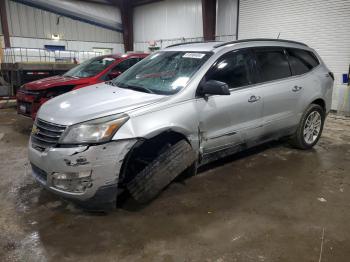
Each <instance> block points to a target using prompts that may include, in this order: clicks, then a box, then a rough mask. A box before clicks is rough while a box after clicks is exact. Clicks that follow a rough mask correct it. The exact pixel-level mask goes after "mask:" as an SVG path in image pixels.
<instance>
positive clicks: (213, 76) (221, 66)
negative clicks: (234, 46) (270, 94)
mask: <svg viewBox="0 0 350 262" xmlns="http://www.w3.org/2000/svg"><path fill="white" fill-rule="evenodd" d="M252 70H253V59H252V57H251V56H250V54H249V53H248V52H245V51H236V52H232V53H229V54H225V55H224V56H223V57H221V58H220V59H219V60H218V61H217V63H216V64H215V66H214V68H212V69H211V70H210V71H209V72H208V74H207V76H206V81H209V80H217V81H221V82H224V83H226V84H228V86H229V87H230V88H237V87H241V86H245V85H250V84H252V83H254V79H253V78H254V76H253V71H252Z"/></svg>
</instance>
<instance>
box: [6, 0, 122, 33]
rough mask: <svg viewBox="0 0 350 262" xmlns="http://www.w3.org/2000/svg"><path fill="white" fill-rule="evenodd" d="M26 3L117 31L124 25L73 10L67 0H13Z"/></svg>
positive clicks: (120, 30)
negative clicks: (64, 0) (65, 0)
mask: <svg viewBox="0 0 350 262" xmlns="http://www.w3.org/2000/svg"><path fill="white" fill-rule="evenodd" d="M12 1H15V2H18V3H21V4H24V5H28V6H31V7H34V8H38V9H42V10H45V11H48V12H52V13H55V14H58V15H62V16H65V17H69V18H72V19H74V20H78V21H81V22H84V23H88V24H92V25H96V26H99V27H102V28H106V29H110V30H113V31H117V32H122V31H123V27H122V25H121V24H120V23H117V22H114V21H111V20H109V19H101V18H100V17H96V16H93V15H92V14H88V13H84V12H81V10H72V8H71V6H69V5H66V3H65V2H63V1H62V2H61V1H53V0H12Z"/></svg>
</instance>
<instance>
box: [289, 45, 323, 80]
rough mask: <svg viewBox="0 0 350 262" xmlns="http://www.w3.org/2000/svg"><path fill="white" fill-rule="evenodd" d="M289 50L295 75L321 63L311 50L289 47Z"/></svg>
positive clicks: (290, 61)
mask: <svg viewBox="0 0 350 262" xmlns="http://www.w3.org/2000/svg"><path fill="white" fill-rule="evenodd" d="M287 52H288V59H289V63H290V66H291V69H292V73H293V75H302V74H305V73H307V72H309V71H311V70H312V69H313V68H314V67H316V66H318V65H319V64H320V63H319V61H318V59H317V58H316V56H315V55H314V54H313V53H312V52H310V51H306V50H302V49H294V48H287Z"/></svg>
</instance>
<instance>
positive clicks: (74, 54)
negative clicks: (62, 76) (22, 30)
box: [2, 47, 102, 63]
mask: <svg viewBox="0 0 350 262" xmlns="http://www.w3.org/2000/svg"><path fill="white" fill-rule="evenodd" d="M2 55H3V58H2V63H23V62H24V63H26V62H29V63H30V62H32V63H38V62H39V63H55V62H63V63H64V62H66V63H74V62H75V60H76V61H77V62H78V63H81V62H84V61H85V60H87V59H90V58H93V57H96V56H99V55H102V53H101V52H94V51H73V50H64V51H60V50H57V51H50V50H47V49H40V48H24V47H12V48H4V49H3V51H2Z"/></svg>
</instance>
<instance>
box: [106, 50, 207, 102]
mask: <svg viewBox="0 0 350 262" xmlns="http://www.w3.org/2000/svg"><path fill="white" fill-rule="evenodd" d="M210 56H211V53H210V52H178V51H167V52H157V53H155V54H153V55H151V56H149V57H147V58H145V59H144V60H142V61H141V62H139V63H137V64H136V65H135V66H133V67H132V68H131V69H129V70H128V71H126V72H125V73H124V74H122V75H120V76H119V77H118V78H116V79H115V80H113V82H112V84H113V85H116V86H118V87H121V88H129V89H134V90H137V91H142V92H147V93H154V94H164V95H171V94H175V93H177V92H179V91H180V90H181V89H182V88H183V87H185V86H186V84H187V83H188V81H189V79H190V78H191V77H192V76H193V74H194V73H195V72H197V71H198V69H199V68H200V67H201V66H202V65H203V64H204V62H205V61H207V60H208V58H209V57H210Z"/></svg>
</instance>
